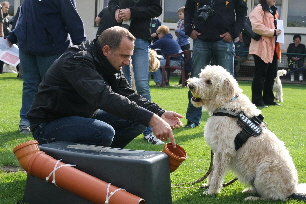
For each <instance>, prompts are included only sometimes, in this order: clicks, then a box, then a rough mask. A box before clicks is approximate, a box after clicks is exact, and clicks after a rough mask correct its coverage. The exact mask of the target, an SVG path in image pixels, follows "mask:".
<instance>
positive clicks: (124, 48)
mask: <svg viewBox="0 0 306 204" xmlns="http://www.w3.org/2000/svg"><path fill="white" fill-rule="evenodd" d="M133 51H134V42H133V41H131V40H129V39H128V38H127V37H125V36H124V37H122V41H121V43H120V46H119V48H118V49H117V50H111V49H110V47H109V46H108V45H105V46H104V47H103V48H102V52H103V54H104V55H105V56H106V58H107V60H108V61H109V62H110V63H111V65H112V66H113V67H114V68H115V69H117V70H120V69H122V66H124V65H129V64H130V59H131V56H132V55H133Z"/></svg>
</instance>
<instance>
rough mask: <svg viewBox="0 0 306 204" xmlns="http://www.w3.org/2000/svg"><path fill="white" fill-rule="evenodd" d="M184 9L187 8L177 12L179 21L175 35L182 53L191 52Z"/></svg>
mask: <svg viewBox="0 0 306 204" xmlns="http://www.w3.org/2000/svg"><path fill="white" fill-rule="evenodd" d="M184 9H185V7H184V6H182V7H181V8H179V9H178V10H177V14H178V16H179V20H178V22H177V28H176V30H175V35H176V36H177V43H178V44H179V45H180V46H181V49H182V51H184V50H190V41H189V36H188V35H186V34H185V25H184Z"/></svg>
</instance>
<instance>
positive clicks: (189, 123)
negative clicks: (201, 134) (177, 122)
mask: <svg viewBox="0 0 306 204" xmlns="http://www.w3.org/2000/svg"><path fill="white" fill-rule="evenodd" d="M196 126H198V125H197V124H195V123H194V122H191V121H188V123H187V125H185V126H184V127H185V128H195V127H196Z"/></svg>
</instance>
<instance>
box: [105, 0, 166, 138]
mask: <svg viewBox="0 0 306 204" xmlns="http://www.w3.org/2000/svg"><path fill="white" fill-rule="evenodd" d="M108 7H109V10H110V12H111V14H112V15H113V16H115V18H116V20H117V22H118V23H122V25H121V26H123V24H124V26H125V27H126V26H127V22H128V24H129V26H128V29H129V31H130V32H131V33H132V34H133V35H134V36H135V37H136V41H135V48H134V52H133V56H132V65H133V70H134V79H135V85H136V90H137V93H138V94H140V95H142V96H143V97H145V98H146V99H148V100H149V101H150V100H151V94H150V87H149V45H150V43H151V33H150V23H151V19H152V18H154V17H158V16H160V15H161V13H162V7H161V2H160V0H149V1H148V0H137V1H135V0H110V1H109V3H108ZM122 71H123V73H124V76H125V77H126V79H127V80H128V82H129V84H130V85H132V79H131V72H130V66H124V67H123V68H122ZM143 134H144V139H145V140H146V141H148V142H149V143H151V144H163V142H162V141H161V140H159V139H157V138H156V137H155V135H154V134H153V133H152V129H151V128H150V127H148V128H146V130H145V131H144V133H143Z"/></svg>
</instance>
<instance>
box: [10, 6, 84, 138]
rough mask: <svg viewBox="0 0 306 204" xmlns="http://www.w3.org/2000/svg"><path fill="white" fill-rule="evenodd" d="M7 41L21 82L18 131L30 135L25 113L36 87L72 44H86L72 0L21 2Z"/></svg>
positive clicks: (80, 21) (81, 22)
mask: <svg viewBox="0 0 306 204" xmlns="http://www.w3.org/2000/svg"><path fill="white" fill-rule="evenodd" d="M6 39H7V40H8V42H9V43H10V44H17V45H18V48H19V58H20V65H21V67H22V78H23V86H22V100H21V108H20V114H19V115H20V123H19V131H20V133H21V134H29V133H30V123H29V120H28V117H27V113H28V111H29V110H30V107H31V105H32V101H33V98H34V95H35V93H36V92H37V88H38V84H39V83H40V82H41V81H42V78H43V77H44V74H45V73H46V71H47V70H48V69H49V67H50V66H51V64H52V63H53V62H54V61H55V60H56V59H57V58H58V57H59V56H60V55H61V54H62V53H63V52H64V51H65V50H66V49H67V48H68V47H69V46H70V44H71V43H72V44H74V45H79V44H81V43H82V42H83V41H85V40H86V35H85V30H84V25H83V21H82V19H81V17H80V15H79V14H78V12H77V9H76V3H75V1H74V0H61V1H59V0H48V1H38V0H35V1H33V0H24V1H23V3H22V5H21V7H20V12H19V17H18V22H17V24H16V27H15V28H14V30H12V31H11V32H10V33H9V35H8V36H7V38H6Z"/></svg>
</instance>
